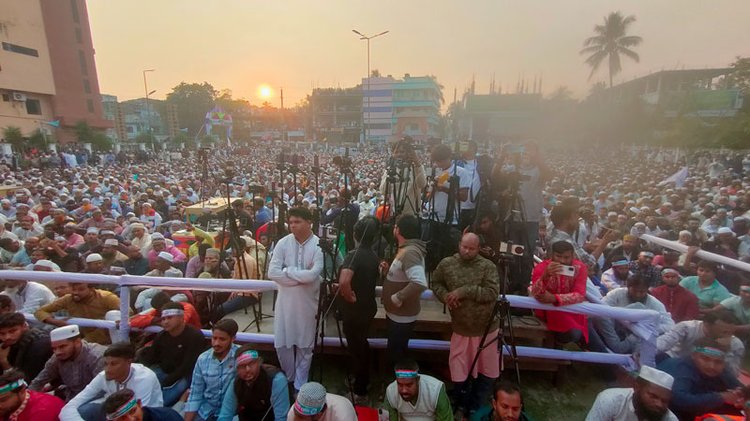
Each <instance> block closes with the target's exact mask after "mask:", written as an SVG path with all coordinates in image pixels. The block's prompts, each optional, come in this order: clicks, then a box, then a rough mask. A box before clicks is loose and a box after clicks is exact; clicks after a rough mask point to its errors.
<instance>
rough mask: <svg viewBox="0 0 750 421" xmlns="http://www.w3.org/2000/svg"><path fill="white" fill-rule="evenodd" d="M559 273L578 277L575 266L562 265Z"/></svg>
mask: <svg viewBox="0 0 750 421" xmlns="http://www.w3.org/2000/svg"><path fill="white" fill-rule="evenodd" d="M557 273H558V274H560V275H565V276H570V277H573V276H575V275H576V268H575V267H573V266H567V265H561V266H560V270H559V271H558V272H557Z"/></svg>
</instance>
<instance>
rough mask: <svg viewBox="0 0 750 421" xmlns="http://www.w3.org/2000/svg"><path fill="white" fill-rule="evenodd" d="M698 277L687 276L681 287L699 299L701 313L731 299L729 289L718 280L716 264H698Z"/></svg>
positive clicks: (703, 261) (708, 262)
mask: <svg viewBox="0 0 750 421" xmlns="http://www.w3.org/2000/svg"><path fill="white" fill-rule="evenodd" d="M697 271H698V275H697V276H686V277H685V278H683V279H682V280H681V281H680V286H681V287H683V288H685V289H687V290H688V291H690V292H692V293H693V294H695V296H696V297H698V305H699V308H700V312H701V313H705V312H708V311H709V310H711V309H712V308H714V307H715V306H716V305H717V304H721V302H722V301H724V300H726V299H727V298H729V297H731V296H732V294H731V293H730V292H729V291H728V290H727V288H726V287H725V286H724V285H722V284H720V283H719V281H718V280H717V279H716V272H717V267H716V263H714V262H710V261H708V260H701V261H700V262H698V269H697Z"/></svg>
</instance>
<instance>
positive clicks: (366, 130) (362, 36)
mask: <svg viewBox="0 0 750 421" xmlns="http://www.w3.org/2000/svg"><path fill="white" fill-rule="evenodd" d="M352 32H354V33H355V34H357V35H359V39H360V40H365V41H367V125H365V124H364V123H363V124H362V130H363V131H364V133H365V139H364V140H365V141H367V139H368V138H369V137H370V136H369V134H370V127H369V124H370V123H369V122H370V40H371V39H374V38H377V37H379V36H381V35H385V34H387V33H388V32H390V31H383V32H381V33H379V34H375V35H370V36H367V35H365V34H363V33H361V32H359V31H358V30H356V29H352Z"/></svg>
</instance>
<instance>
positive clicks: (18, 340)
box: [0, 313, 52, 382]
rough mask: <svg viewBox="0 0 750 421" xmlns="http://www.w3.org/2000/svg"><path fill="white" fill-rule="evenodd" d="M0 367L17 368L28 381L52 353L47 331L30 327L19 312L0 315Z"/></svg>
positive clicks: (41, 367) (40, 369)
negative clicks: (0, 343) (0, 342)
mask: <svg viewBox="0 0 750 421" xmlns="http://www.w3.org/2000/svg"><path fill="white" fill-rule="evenodd" d="M0 341H2V346H0V368H2V370H3V371H5V370H9V369H10V368H17V369H19V370H21V371H22V372H23V373H24V375H26V378H25V380H26V381H27V382H30V381H31V380H32V379H33V378H34V377H36V375H37V374H39V372H40V371H42V369H43V368H44V363H45V362H47V358H49V357H50V356H51V355H52V348H51V347H50V342H49V333H47V332H45V331H43V330H41V329H31V328H29V325H28V323H26V318H25V317H24V316H23V314H21V313H6V314H3V315H0Z"/></svg>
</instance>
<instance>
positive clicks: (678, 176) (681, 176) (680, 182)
mask: <svg viewBox="0 0 750 421" xmlns="http://www.w3.org/2000/svg"><path fill="white" fill-rule="evenodd" d="M687 178H688V167H682V168H680V170H679V171H677V172H676V173H674V174H672V175H670V176H669V177H667V178H665V179H664V180H662V181H661V182H660V183H659V184H657V186H663V185H665V184H667V183H674V185H675V187H682V186H684V185H685V180H686V179H687Z"/></svg>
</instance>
